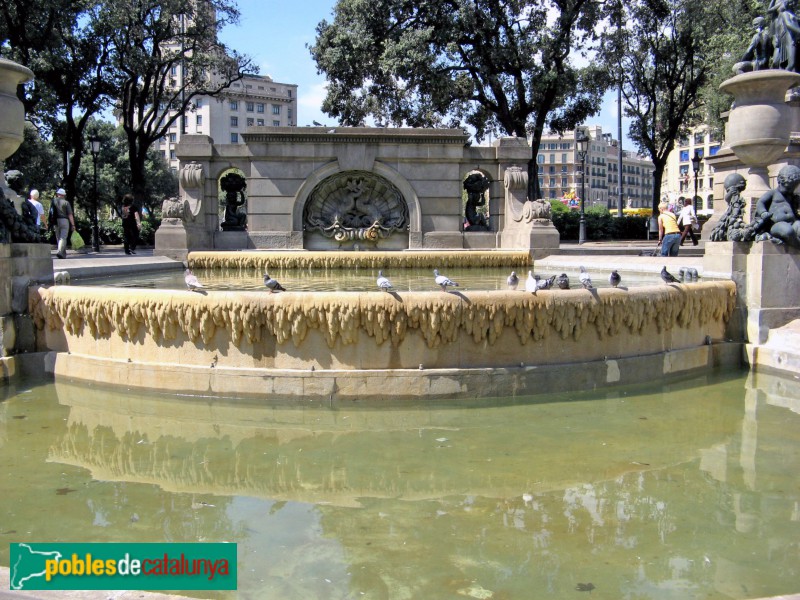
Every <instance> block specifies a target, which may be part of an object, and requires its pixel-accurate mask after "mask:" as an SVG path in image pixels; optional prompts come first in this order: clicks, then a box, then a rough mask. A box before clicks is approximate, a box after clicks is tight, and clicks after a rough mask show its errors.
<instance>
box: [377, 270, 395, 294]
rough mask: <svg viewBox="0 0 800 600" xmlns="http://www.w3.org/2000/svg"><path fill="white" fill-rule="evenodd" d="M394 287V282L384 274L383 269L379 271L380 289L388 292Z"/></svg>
mask: <svg viewBox="0 0 800 600" xmlns="http://www.w3.org/2000/svg"><path fill="white" fill-rule="evenodd" d="M393 287H394V286H393V285H392V282H391V281H389V280H388V279H386V277H384V276H383V271H378V289H381V290H383V291H384V292H388V291H389V290H391V289H392V288H393Z"/></svg>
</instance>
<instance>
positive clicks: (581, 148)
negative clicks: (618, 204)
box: [575, 127, 589, 244]
mask: <svg viewBox="0 0 800 600" xmlns="http://www.w3.org/2000/svg"><path fill="white" fill-rule="evenodd" d="M575 149H576V150H577V152H578V158H579V159H580V161H581V220H580V223H579V225H578V244H583V243H584V242H585V241H586V213H585V211H584V203H585V202H586V152H588V150H589V133H588V132H587V131H586V129H585V128H583V127H579V128H577V129H576V130H575Z"/></svg>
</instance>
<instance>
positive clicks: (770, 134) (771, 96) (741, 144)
mask: <svg viewBox="0 0 800 600" xmlns="http://www.w3.org/2000/svg"><path fill="white" fill-rule="evenodd" d="M798 84H800V74H797V73H793V72H791V71H784V70H780V69H766V70H763V71H753V72H751V73H743V74H741V75H736V76H735V77H731V78H730V79H728V80H726V81H724V82H722V84H721V85H720V86H719V88H720V90H722V91H723V92H727V93H729V94H732V95H733V97H734V104H733V108H732V109H731V112H730V114H729V116H728V125H727V127H726V131H725V141H726V143H727V145H728V146H729V147H730V149H731V150H732V151H733V153H734V154H736V156H737V157H738V158H739V160H741V161H742V162H743V163H744V164H745V165H746V166H747V167H749V176H748V179H747V192H748V193H749V194H750V195H751V196H752V197H759V196H761V194H763V193H764V192H766V191H767V190H769V173H768V170H767V168H768V167H769V166H770V165H772V164H773V163H775V162H776V161H777V160H778V159H779V158H780V157H781V156H783V153H784V152H785V151H786V147H787V146H788V145H789V134H790V129H791V127H790V125H789V124H790V123H792V116H791V113H792V110H793V107H792V106H790V105H789V104H788V103H787V102H786V92H787V91H788V90H789V89H790V88H792V87H794V86H796V85H798Z"/></svg>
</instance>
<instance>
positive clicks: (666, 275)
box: [661, 265, 680, 283]
mask: <svg viewBox="0 0 800 600" xmlns="http://www.w3.org/2000/svg"><path fill="white" fill-rule="evenodd" d="M661 279H663V280H664V283H680V281H678V278H677V277H675V276H674V275H673V274H672V273H670V272H669V271H667V266H666V265H664V268H663V269H661Z"/></svg>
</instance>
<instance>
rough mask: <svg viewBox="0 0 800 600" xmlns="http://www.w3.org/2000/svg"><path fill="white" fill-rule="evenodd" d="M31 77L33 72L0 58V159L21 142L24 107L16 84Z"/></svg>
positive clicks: (7, 155)
mask: <svg viewBox="0 0 800 600" xmlns="http://www.w3.org/2000/svg"><path fill="white" fill-rule="evenodd" d="M31 79H33V72H32V71H31V70H30V69H28V68H26V67H23V66H22V65H20V64H17V63H15V62H12V61H10V60H6V59H5V58H0V161H4V160H5V159H7V158H8V157H9V156H11V155H12V154H14V152H16V151H17V148H19V145H20V144H21V143H22V139H23V130H24V127H25V109H24V108H23V106H22V102H20V100H19V98H17V86H18V85H19V84H21V83H25V82H26V81H30V80H31Z"/></svg>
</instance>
